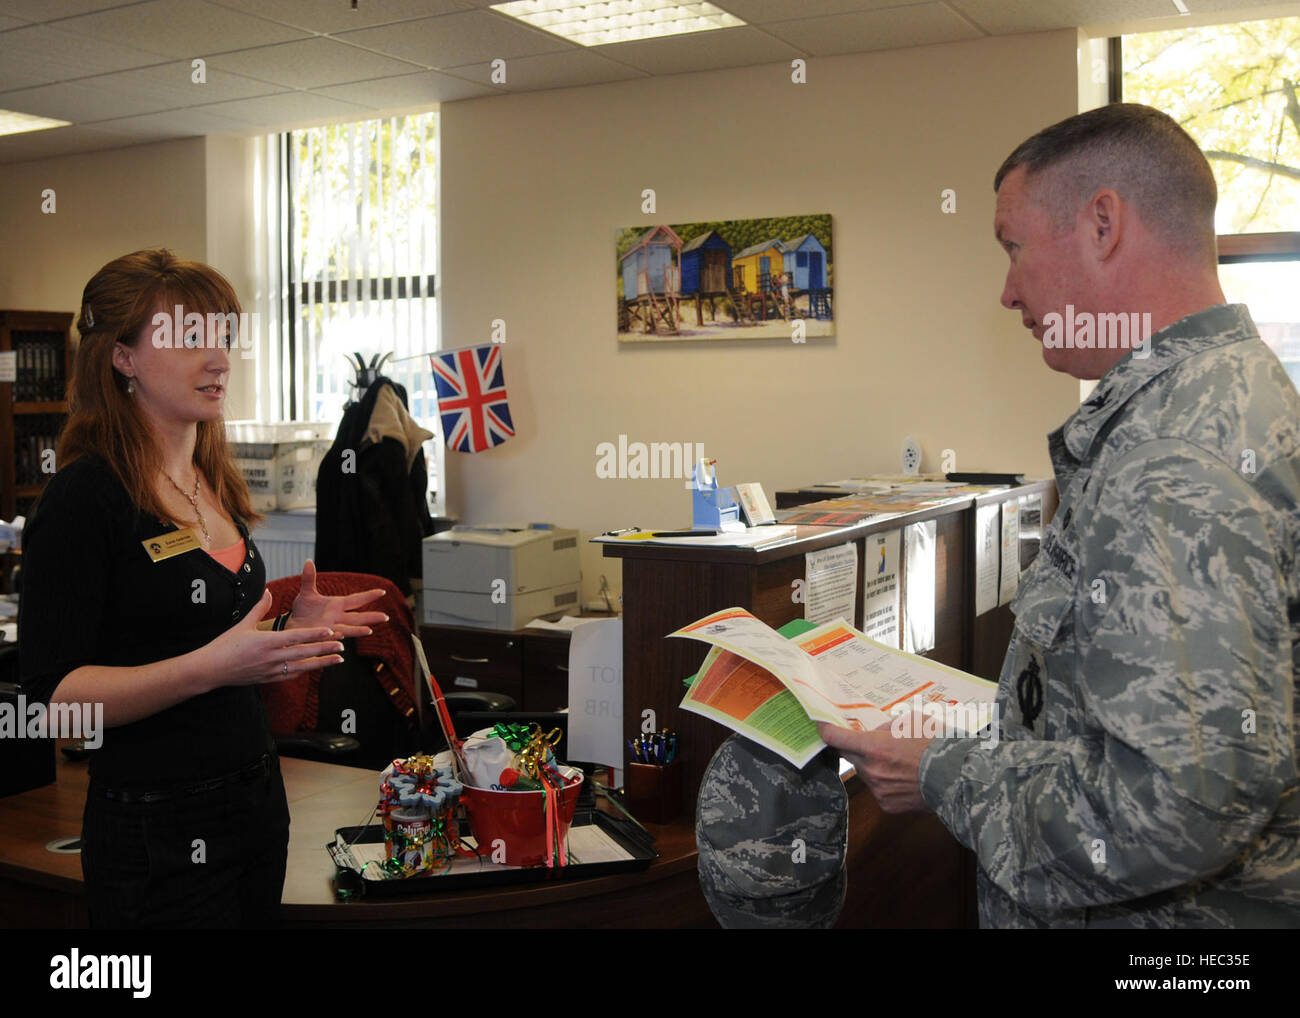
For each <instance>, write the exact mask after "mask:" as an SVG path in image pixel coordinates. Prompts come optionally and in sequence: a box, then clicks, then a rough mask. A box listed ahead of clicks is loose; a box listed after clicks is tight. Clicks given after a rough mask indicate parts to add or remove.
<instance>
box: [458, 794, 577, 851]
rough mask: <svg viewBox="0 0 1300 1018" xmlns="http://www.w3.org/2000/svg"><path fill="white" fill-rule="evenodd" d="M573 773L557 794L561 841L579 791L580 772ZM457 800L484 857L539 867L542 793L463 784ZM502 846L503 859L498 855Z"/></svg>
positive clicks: (542, 834)
mask: <svg viewBox="0 0 1300 1018" xmlns="http://www.w3.org/2000/svg"><path fill="white" fill-rule="evenodd" d="M577 775H578V780H577V781H574V782H572V783H571V784H568V785H565V787H564V788H562V789H560V790H559V792H558V793H557V795H558V797H559V800H560V838H561V840H563V839H564V838H566V837H567V836H568V833H569V825H570V824H571V823H573V810H574V808H575V807H576V806H577V805H578V793H579V792H581V791H582V781H583V774H582V771H581V770H579V771H578V772H577ZM460 801H461V802H462V803H464V805H465V811H466V812H467V813H468V814H469V826H470V830H471V831H473V832H474V841H475V843H476V844H477V845H478V850H479V852H480V853H482V855H483V856H484V857H485V858H488V859H491V860H492V861H493V862H504V863H505V864H506V865H507V866H541V865H542V864H543V863H545V862H546V821H547V817H546V814H545V811H544V809H543V807H544V805H545V803H546V793H545V792H493V791H489V790H488V789H484V788H474V787H473V786H472V785H466V786H465V791H464V792H463V793H462V795H461V797H460ZM502 847H504V849H505V858H504V859H503V858H502V857H501V854H500V849H501V848H502ZM556 849H557V851H558V849H559V846H558V845H557V846H556Z"/></svg>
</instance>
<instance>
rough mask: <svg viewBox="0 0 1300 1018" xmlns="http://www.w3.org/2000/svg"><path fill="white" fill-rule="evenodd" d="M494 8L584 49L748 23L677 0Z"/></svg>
mask: <svg viewBox="0 0 1300 1018" xmlns="http://www.w3.org/2000/svg"><path fill="white" fill-rule="evenodd" d="M492 9H493V10H494V11H500V12H501V13H502V14H505V15H508V16H509V17H512V18H517V19H518V20H520V21H522V22H524V23H525V24H528V25H532V26H533V27H534V28H540V29H542V30H543V31H546V32H550V33H552V34H554V35H559V36H562V37H564V38H565V39H568V40H569V41H570V42H576V43H580V44H581V45H583V46H605V45H608V44H609V43H614V42H630V41H631V40H633V39H657V38H660V37H661V36H665V35H685V34H686V33H688V32H711V31H713V30H714V29H716V28H735V27H737V26H739V25H743V24H745V22H743V21H741V20H740V19H739V18H738V17H736V16H735V15H734V14H728V13H727V12H726V11H724V10H722V9H720V8H718V7H714V6H713V4H709V3H680V2H677V0H608V2H606V3H589V4H575V3H573V2H571V0H515V2H514V3H505V4H493V5H492Z"/></svg>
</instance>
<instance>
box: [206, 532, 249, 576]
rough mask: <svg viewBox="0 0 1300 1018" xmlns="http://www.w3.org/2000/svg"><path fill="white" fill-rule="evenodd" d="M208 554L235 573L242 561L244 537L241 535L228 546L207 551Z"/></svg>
mask: <svg viewBox="0 0 1300 1018" xmlns="http://www.w3.org/2000/svg"><path fill="white" fill-rule="evenodd" d="M208 554H209V555H211V556H212V557H213V558H214V559H216V560H217V561H218V562H220V563H221V564H222V565H223V566H225V567H226V568H227V569H229V570H230V571H231V572H232V573H237V572H239V567H240V566H241V565H242V564H243V562H244V539H243V538H242V537H241V538H240V539H239V540H238V541H236V542H235V543H234V544H232V545H231V546H230V547H229V548H219V549H214V550H212V551H209V552H208Z"/></svg>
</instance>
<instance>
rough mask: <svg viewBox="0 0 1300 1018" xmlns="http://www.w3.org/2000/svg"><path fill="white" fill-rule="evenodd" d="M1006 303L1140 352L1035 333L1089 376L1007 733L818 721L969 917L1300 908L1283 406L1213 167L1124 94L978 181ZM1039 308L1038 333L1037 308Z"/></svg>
mask: <svg viewBox="0 0 1300 1018" xmlns="http://www.w3.org/2000/svg"><path fill="white" fill-rule="evenodd" d="M995 189H996V190H997V192H998V202H997V217H996V220H995V229H996V232H997V236H998V239H999V241H1000V242H1001V243H1002V244H1003V246H1004V247H1005V248H1006V250H1007V252H1008V254H1009V256H1010V259H1011V267H1010V269H1009V271H1008V275H1007V283H1006V289H1005V291H1004V292H1003V295H1002V302H1003V304H1004V305H1006V306H1007V307H1009V308H1015V309H1018V310H1019V311H1020V312H1021V315H1022V318H1023V320H1024V322H1025V325H1026V326H1027V327H1029V328H1031V329H1032V330H1033V332H1034V335H1035V336H1036V337H1037V338H1038V339H1040V340H1044V337H1045V336H1046V335H1048V334H1049V332H1050V326H1051V324H1052V322H1053V321H1054V320H1055V319H1053V317H1052V316H1053V314H1063V312H1064V311H1065V308H1066V305H1067V304H1072V305H1073V307H1074V312H1075V317H1076V319H1077V317H1078V313H1079V311H1080V309H1082V310H1083V311H1087V312H1089V313H1091V314H1094V315H1100V314H1102V313H1104V312H1123V313H1132V312H1149V313H1151V315H1152V323H1153V328H1154V329H1155V330H1156V331H1155V333H1154V335H1152V336H1151V339H1150V344H1149V347H1148V348H1147V349H1145V350H1143V349H1141V348H1135V349H1131V350H1123V349H1119V350H1116V349H1105V350H1102V349H1097V348H1095V347H1094V348H1083V349H1080V348H1077V347H1076V348H1074V349H1071V348H1069V347H1066V346H1062V345H1058V342H1057V341H1058V340H1059V339H1060V338H1061V337H1060V336H1059V334H1057V335H1056V336H1054V337H1053V342H1052V343H1051V344H1049V343H1047V342H1044V349H1043V357H1044V360H1045V361H1046V362H1047V363H1048V365H1049V366H1050V367H1052V368H1054V369H1055V370H1060V371H1068V372H1069V373H1070V374H1072V375H1074V376H1075V377H1078V378H1100V379H1101V381H1100V384H1099V385H1098V386H1097V388H1096V389H1095V391H1094V392H1093V393H1092V395H1091V396H1090V397H1089V398H1088V399H1087V400H1086V401H1085V402H1084V403H1083V405H1082V406H1081V407H1080V408H1079V410H1078V412H1076V413H1075V414H1074V415H1073V416H1072V417H1071V418H1070V419H1069V420H1068V421H1066V423H1065V425H1064V426H1063V427H1061V428H1059V429H1058V430H1057V431H1055V432H1053V433H1052V434H1051V435H1050V436H1049V438H1048V443H1049V450H1050V453H1051V457H1052V463H1053V466H1054V468H1055V472H1056V482H1057V488H1058V490H1059V492H1060V496H1061V500H1060V506H1059V508H1058V510H1057V513H1056V516H1055V517H1054V519H1053V520H1052V523H1051V525H1050V527H1049V528H1048V530H1047V532H1046V534H1045V536H1044V541H1043V545H1042V550H1041V552H1040V554H1039V555H1038V556H1037V558H1036V559H1035V560H1034V562H1033V564H1032V565H1031V566H1030V568H1029V570H1028V571H1027V572H1026V574H1025V575H1024V576H1023V577H1022V578H1021V581H1020V589H1019V593H1018V594H1017V596H1016V598H1015V601H1014V602H1013V604H1012V610H1013V612H1014V613H1015V616H1016V623H1015V630H1014V633H1013V635H1012V639H1011V645H1010V647H1009V649H1008V652H1007V657H1006V660H1005V662H1004V663H1003V667H1002V675H1001V680H1000V683H999V687H998V695H997V704H998V707H999V715H1000V723H1001V730H1000V736H1001V738H1000V740H999V741H998V742H997V744H996V745H993V743H992V740H989V741H983V740H975V739H935V740H897V739H893V738H892V737H891V736H890V735H889V734H888V733H887V732H873V733H867V734H865V735H855V734H853V733H849V732H846V731H844V730H841V729H833V728H830V727H829V726H825V725H823V726H821V728H822V732H823V737H824V738H826V740H827V742H829V743H831V744H832V745H834V746H836V747H837V748H839V749H840V750H841V751H842V752H844V753H845V755H846V756H848V757H849V758H850V759H851V760H852V761H853V762H854V763H855V764H856V765H857V767H858V770H859V773H860V774H862V775H863V777H864V780H866V781H867V783H868V784H869V785H870V787H871V788H872V790H873V792H874V793H875V794H876V797H877V799H878V801H879V802H880V804H881V807H882V808H883V809H886V810H888V811H902V810H907V809H926V808H928V809H931V810H933V811H934V812H935V813H936V814H937V815H938V816H939V817H940V819H942V820H943V822H944V823H945V824H946V825H947V826H948V828H949V829H950V830H951V831H952V833H953V834H954V836H955V837H956V838H957V839H958V840H959V841H960V842H961V843H962V844H964V845H966V846H967V847H969V848H971V849H972V850H973V851H974V852H975V853H976V856H977V857H978V863H979V898H980V923H981V925H982V926H1028V927H1044V926H1066V927H1226V926H1245V927H1278V926H1291V927H1295V926H1300V781H1298V780H1297V766H1296V760H1297V737H1298V734H1300V732H1298V728H1297V721H1298V720H1300V717H1298V715H1297V710H1296V700H1297V679H1298V677H1300V563H1298V562H1297V554H1298V552H1300V397H1298V396H1297V393H1296V390H1295V387H1294V385H1293V384H1292V382H1291V381H1290V379H1289V378H1288V377H1287V375H1286V373H1285V372H1284V371H1283V369H1282V367H1281V365H1280V364H1279V363H1278V361H1277V358H1276V357H1275V356H1274V355H1273V354H1272V352H1271V351H1269V349H1268V348H1267V347H1266V346H1265V345H1264V343H1263V342H1262V341H1261V340H1260V339H1259V336H1258V334H1257V332H1256V330H1255V327H1254V324H1253V323H1252V321H1251V318H1250V315H1249V313H1248V311H1247V310H1246V308H1245V307H1244V306H1242V305H1226V304H1224V299H1223V294H1222V291H1221V290H1220V288H1219V284H1218V278H1217V269H1216V259H1215V245H1214V226H1213V224H1214V205H1215V203H1216V201H1217V193H1216V190H1215V185H1214V179H1213V176H1212V175H1211V173H1210V169H1209V166H1208V164H1207V163H1206V161H1205V158H1204V157H1203V156H1202V155H1201V153H1200V150H1199V149H1198V148H1197V147H1196V145H1195V142H1193V141H1192V140H1191V139H1190V138H1189V137H1188V136H1187V135H1186V134H1185V133H1184V132H1183V131H1182V130H1181V128H1179V127H1178V126H1177V125H1176V124H1175V123H1174V122H1173V121H1172V120H1170V119H1169V118H1167V117H1165V116H1164V114H1161V113H1158V112H1157V111H1155V110H1151V109H1149V108H1147V107H1143V106H1134V105H1130V104H1116V105H1112V106H1108V107H1104V108H1102V109H1099V110H1093V111H1091V112H1089V113H1085V114H1081V115H1080V116H1078V117H1072V118H1070V119H1069V120H1066V121H1063V122H1062V123H1060V124H1057V125H1055V126H1053V127H1050V128H1048V129H1046V130H1045V131H1043V132H1040V134H1038V135H1036V136H1035V137H1033V138H1031V139H1029V140H1028V141H1026V142H1025V143H1024V144H1022V145H1021V146H1020V147H1019V148H1017V149H1016V151H1015V152H1013V153H1012V155H1011V156H1010V157H1009V158H1008V159H1007V162H1006V163H1005V164H1004V165H1003V167H1002V168H1001V170H999V172H998V175H997V179H996V182H995ZM1045 323H1046V324H1045Z"/></svg>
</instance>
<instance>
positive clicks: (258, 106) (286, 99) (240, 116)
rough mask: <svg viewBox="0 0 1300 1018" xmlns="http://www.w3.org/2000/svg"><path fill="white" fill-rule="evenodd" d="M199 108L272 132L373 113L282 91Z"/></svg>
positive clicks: (339, 101)
mask: <svg viewBox="0 0 1300 1018" xmlns="http://www.w3.org/2000/svg"><path fill="white" fill-rule="evenodd" d="M196 108H197V109H201V110H205V111H207V112H208V113H215V114H217V115H218V116H222V117H230V118H231V119H232V120H242V121H243V122H244V123H246V124H249V125H250V126H252V127H258V128H263V129H265V130H268V131H272V130H281V129H284V128H286V127H289V126H292V125H298V124H305V123H311V122H320V121H326V120H336V119H338V118H339V117H346V116H355V117H365V116H367V115H368V114H369V113H370V112H371V111H370V110H369V109H367V108H366V107H364V106H361V105H358V104H357V103H351V102H343V101H342V100H339V99H333V98H330V97H328V96H323V95H315V94H314V93H311V92H281V93H280V94H279V95H267V96H260V97H258V98H255V99H236V100H235V101H234V102H225V103H213V104H212V105H210V106H199V107H196Z"/></svg>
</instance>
